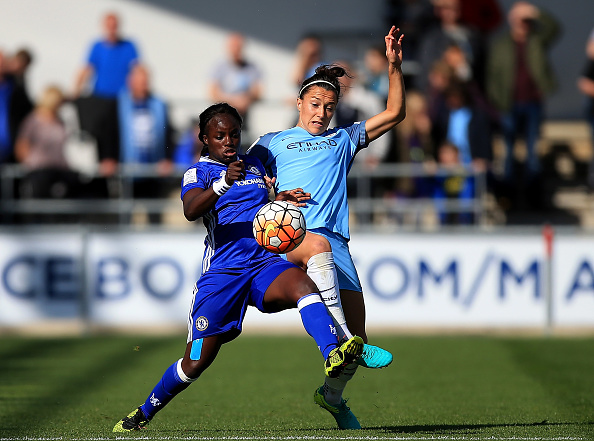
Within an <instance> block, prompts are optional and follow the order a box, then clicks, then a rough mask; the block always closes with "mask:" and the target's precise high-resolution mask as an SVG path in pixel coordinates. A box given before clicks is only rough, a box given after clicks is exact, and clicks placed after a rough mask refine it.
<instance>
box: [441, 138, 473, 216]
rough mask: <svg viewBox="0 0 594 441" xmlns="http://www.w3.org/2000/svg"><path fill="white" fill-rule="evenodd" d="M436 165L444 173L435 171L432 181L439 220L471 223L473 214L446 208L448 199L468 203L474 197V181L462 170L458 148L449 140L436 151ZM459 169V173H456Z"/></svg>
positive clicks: (462, 203)
mask: <svg viewBox="0 0 594 441" xmlns="http://www.w3.org/2000/svg"><path fill="white" fill-rule="evenodd" d="M437 158H438V165H439V167H441V168H442V169H443V170H444V171H445V173H439V172H438V173H437V175H436V177H435V181H434V188H433V198H434V200H435V208H436V210H437V213H438V216H439V221H440V223H441V224H442V225H456V224H471V223H472V222H473V215H472V213H471V212H465V211H463V210H446V209H445V205H446V204H447V202H448V201H454V200H455V201H458V202H459V203H460V204H461V205H462V206H463V205H465V203H466V204H467V205H469V204H470V203H471V202H472V199H473V198H474V183H473V179H472V177H470V176H466V175H465V172H464V169H463V167H464V165H465V164H464V161H463V159H462V158H461V155H460V150H459V149H458V148H457V146H456V145H455V144H453V143H451V142H448V141H446V142H444V143H442V144H441V145H440V146H439V149H438V152H437ZM456 171H459V173H456Z"/></svg>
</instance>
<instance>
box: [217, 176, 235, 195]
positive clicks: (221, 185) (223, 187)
mask: <svg viewBox="0 0 594 441" xmlns="http://www.w3.org/2000/svg"><path fill="white" fill-rule="evenodd" d="M231 185H233V184H231ZM231 185H229V184H227V181H225V177H224V176H223V177H222V178H221V179H219V180H218V181H214V182H213V183H212V189H213V191H214V192H215V193H216V194H217V195H218V196H223V195H224V194H225V193H227V191H228V190H229V189H230V188H231Z"/></svg>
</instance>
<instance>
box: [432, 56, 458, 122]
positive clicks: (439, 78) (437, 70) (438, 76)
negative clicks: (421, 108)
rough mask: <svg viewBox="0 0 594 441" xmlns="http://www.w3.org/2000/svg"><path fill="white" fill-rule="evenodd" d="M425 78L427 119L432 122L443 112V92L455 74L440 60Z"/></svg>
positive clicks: (444, 102) (444, 103) (444, 104)
mask: <svg viewBox="0 0 594 441" xmlns="http://www.w3.org/2000/svg"><path fill="white" fill-rule="evenodd" d="M427 78H428V80H429V87H428V90H427V107H428V113H429V117H430V118H431V120H432V121H434V120H436V119H437V118H438V116H439V115H440V114H442V113H443V112H444V111H445V106H446V101H445V92H446V90H447V89H448V88H449V87H450V85H451V84H452V83H453V81H454V80H455V72H454V69H453V68H452V67H451V66H450V65H449V64H448V63H447V62H446V61H444V60H443V59H440V60H438V61H436V62H435V63H433V66H431V69H430V70H429V74H428V77H427Z"/></svg>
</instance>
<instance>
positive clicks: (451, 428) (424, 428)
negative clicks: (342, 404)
mask: <svg viewBox="0 0 594 441" xmlns="http://www.w3.org/2000/svg"><path fill="white" fill-rule="evenodd" d="M534 426H550V427H555V426H594V421H587V422H556V423H551V422H549V421H547V420H544V421H541V422H536V423H509V424H434V425H433V424H427V425H413V426H377V427H364V428H363V430H370V431H371V430H373V431H382V432H390V433H419V432H426V433H439V432H444V433H451V432H456V431H458V432H474V431H480V430H484V429H496V428H513V427H534Z"/></svg>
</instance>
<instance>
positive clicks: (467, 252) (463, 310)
mask: <svg viewBox="0 0 594 441" xmlns="http://www.w3.org/2000/svg"><path fill="white" fill-rule="evenodd" d="M200 233H201V232H200V231H196V232H191V233H182V232H180V233H169V232H147V233H129V232H128V233H122V232H117V233H101V232H93V233H89V234H86V235H83V234H82V233H80V232H72V233H60V234H48V233H46V234H42V233H38V234H30V233H28V234H24V233H18V234H17V233H11V234H0V272H1V274H0V276H1V278H0V326H21V325H30V324H34V323H35V322H37V321H40V320H59V319H62V318H76V317H80V316H81V314H82V315H83V316H86V317H88V320H89V321H90V323H92V324H96V325H101V326H143V327H147V326H148V327H150V326H155V327H158V326H162V325H182V326H183V325H185V324H186V320H187V314H188V307H189V303H190V300H191V295H192V288H193V284H194V282H195V281H196V278H197V277H198V275H199V274H200V270H201V261H202V253H203V250H204V246H203V236H202V234H200ZM350 246H351V251H352V255H353V258H354V260H355V263H356V265H357V269H358V271H359V277H360V279H361V282H362V285H363V290H364V294H365V301H366V312H367V322H368V324H369V326H381V327H386V328H391V327H392V328H395V327H443V328H454V327H455V328H481V327H501V328H506V327H514V328H521V327H526V328H534V327H544V326H546V324H547V301H546V291H547V290H546V284H545V281H546V280H548V277H547V274H546V268H547V266H546V265H545V263H546V261H545V247H544V242H543V239H542V237H541V235H540V234H538V233H534V234H527V235H511V234H508V235H506V234H501V233H497V234H492V235H489V234H480V235H479V234H467V235H465V234H450V235H446V234H410V235H409V234H397V235H396V234H392V235H365V234H357V235H355V236H354V237H353V240H352V241H351V244H350ZM552 264H553V267H552V268H553V271H552V274H551V279H552V287H553V289H552V293H553V299H552V300H553V301H552V304H553V309H552V312H553V314H552V319H553V324H554V325H557V326H566V327H584V326H585V327H594V237H591V236H580V237H577V236H572V235H560V236H557V238H556V239H555V243H554V256H553V259H552ZM83 287H84V289H83ZM275 326H291V327H294V326H300V318H299V314H298V313H297V311H294V310H293V311H285V312H282V313H279V314H272V315H265V314H261V313H259V312H258V311H256V310H253V309H252V310H250V311H249V312H248V316H247V318H246V324H245V327H246V328H249V327H275Z"/></svg>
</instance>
